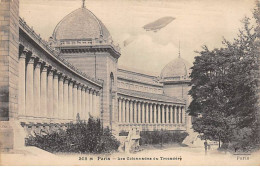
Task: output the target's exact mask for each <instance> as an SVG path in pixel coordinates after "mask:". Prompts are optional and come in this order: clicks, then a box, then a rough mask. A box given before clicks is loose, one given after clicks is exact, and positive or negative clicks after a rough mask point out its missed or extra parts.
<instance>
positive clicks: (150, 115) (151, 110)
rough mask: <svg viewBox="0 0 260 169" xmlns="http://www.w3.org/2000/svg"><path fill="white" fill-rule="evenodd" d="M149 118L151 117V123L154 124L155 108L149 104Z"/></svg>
mask: <svg viewBox="0 0 260 169" xmlns="http://www.w3.org/2000/svg"><path fill="white" fill-rule="evenodd" d="M149 117H150V120H149V121H150V123H153V108H152V104H149Z"/></svg>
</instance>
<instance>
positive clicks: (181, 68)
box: [161, 57, 191, 79]
mask: <svg viewBox="0 0 260 169" xmlns="http://www.w3.org/2000/svg"><path fill="white" fill-rule="evenodd" d="M190 68H191V64H190V63H189V62H188V61H186V60H184V59H182V58H180V57H178V58H177V59H174V60H173V61H171V62H170V63H168V64H167V65H166V66H165V67H164V68H163V70H162V72H161V78H162V79H164V78H173V77H182V76H189V74H190V72H191V71H190Z"/></svg>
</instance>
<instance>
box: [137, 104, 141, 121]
mask: <svg viewBox="0 0 260 169" xmlns="http://www.w3.org/2000/svg"><path fill="white" fill-rule="evenodd" d="M137 105H138V120H137V121H138V123H141V102H138V104H137Z"/></svg>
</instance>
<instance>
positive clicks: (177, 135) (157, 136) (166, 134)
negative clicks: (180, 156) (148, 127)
mask: <svg viewBox="0 0 260 169" xmlns="http://www.w3.org/2000/svg"><path fill="white" fill-rule="evenodd" d="M187 136H188V133H186V132H180V131H165V130H163V131H142V132H141V139H140V145H143V144H162V143H182V141H183V140H184V139H185V138H186V137H187Z"/></svg>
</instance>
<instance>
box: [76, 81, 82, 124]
mask: <svg viewBox="0 0 260 169" xmlns="http://www.w3.org/2000/svg"><path fill="white" fill-rule="evenodd" d="M81 89H82V86H81V85H80V84H79V85H78V89H77V92H78V93H77V97H78V100H77V110H78V111H77V116H79V118H80V120H82V116H81V115H82V114H81Z"/></svg>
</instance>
